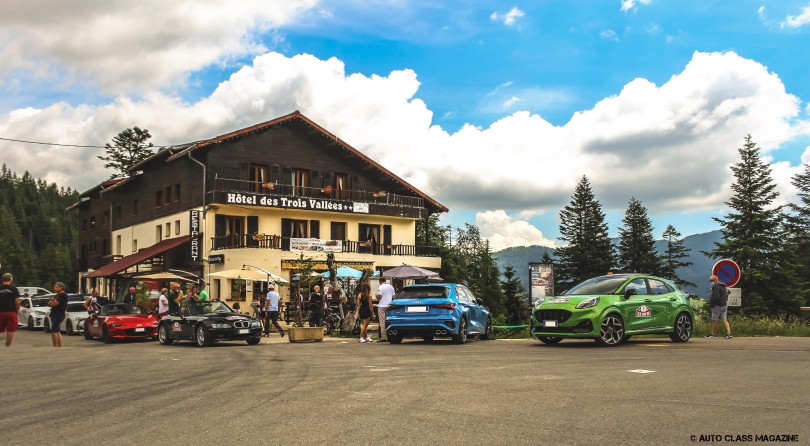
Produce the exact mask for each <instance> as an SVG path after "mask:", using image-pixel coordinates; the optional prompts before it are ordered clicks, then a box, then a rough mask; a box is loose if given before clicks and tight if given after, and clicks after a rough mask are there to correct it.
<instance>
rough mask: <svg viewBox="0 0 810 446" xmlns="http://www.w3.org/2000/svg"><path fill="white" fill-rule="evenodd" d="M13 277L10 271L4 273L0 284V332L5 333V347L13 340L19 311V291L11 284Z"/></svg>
mask: <svg viewBox="0 0 810 446" xmlns="http://www.w3.org/2000/svg"><path fill="white" fill-rule="evenodd" d="M13 279H14V278H13V277H12V276H11V274H10V273H5V274H3V284H2V285H0V333H5V334H6V347H9V346H10V345H11V341H13V340H14V333H16V332H17V313H18V312H19V311H20V291H19V290H18V289H17V287H15V286H12V285H11V281H12V280H13Z"/></svg>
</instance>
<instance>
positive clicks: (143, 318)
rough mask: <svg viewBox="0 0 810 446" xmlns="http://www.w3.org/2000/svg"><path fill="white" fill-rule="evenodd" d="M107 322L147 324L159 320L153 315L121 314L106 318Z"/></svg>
mask: <svg viewBox="0 0 810 446" xmlns="http://www.w3.org/2000/svg"><path fill="white" fill-rule="evenodd" d="M106 318H107V319H106V321H107V322H110V321H118V322H121V323H146V322H152V321H156V320H158V319H157V318H156V317H155V316H154V315H151V314H121V315H114V316H106Z"/></svg>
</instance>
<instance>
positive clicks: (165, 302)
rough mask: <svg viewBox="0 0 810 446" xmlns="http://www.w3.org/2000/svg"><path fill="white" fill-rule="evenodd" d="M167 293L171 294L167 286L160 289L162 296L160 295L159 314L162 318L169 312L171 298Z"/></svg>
mask: <svg viewBox="0 0 810 446" xmlns="http://www.w3.org/2000/svg"><path fill="white" fill-rule="evenodd" d="M167 294H169V290H168V289H167V288H163V289H162V290H160V297H158V316H159V317H160V318H161V319H163V318H164V317H165V316H166V315H168V314H169V298H167V297H166V295H167Z"/></svg>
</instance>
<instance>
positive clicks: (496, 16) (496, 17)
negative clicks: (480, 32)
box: [489, 6, 526, 26]
mask: <svg viewBox="0 0 810 446" xmlns="http://www.w3.org/2000/svg"><path fill="white" fill-rule="evenodd" d="M524 15H526V13H524V12H523V11H521V10H520V9H518V7H517V6H514V7H512V9H510V10H509V12H506V13H498V12H493V13H492V14H490V16H489V19H490V20H492V21H493V22H503V24H504V25H506V26H514V25H515V24H516V23H517V19H519V18H521V17H523V16H524Z"/></svg>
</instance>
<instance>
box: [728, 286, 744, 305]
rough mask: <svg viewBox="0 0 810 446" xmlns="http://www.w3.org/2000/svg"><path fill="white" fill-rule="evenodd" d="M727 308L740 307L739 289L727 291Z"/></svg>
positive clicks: (740, 292) (740, 291)
mask: <svg viewBox="0 0 810 446" xmlns="http://www.w3.org/2000/svg"><path fill="white" fill-rule="evenodd" d="M728 306H729V307H741V306H742V289H740V288H729V289H728Z"/></svg>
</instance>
